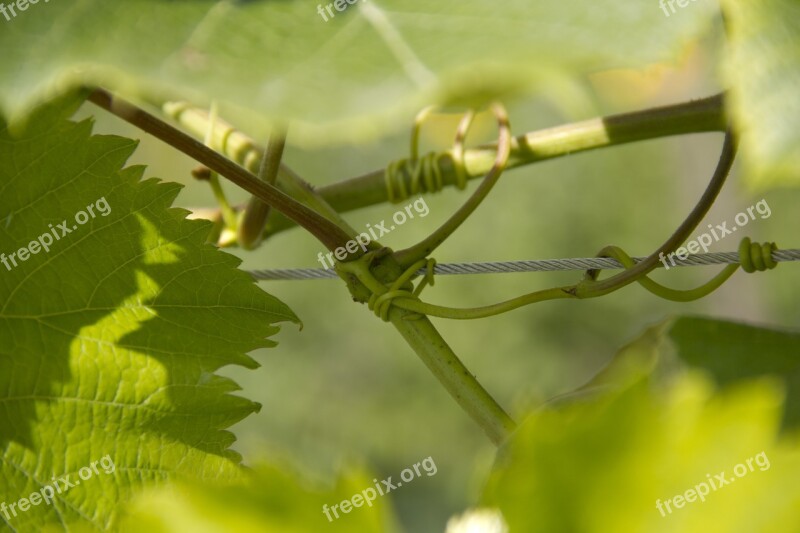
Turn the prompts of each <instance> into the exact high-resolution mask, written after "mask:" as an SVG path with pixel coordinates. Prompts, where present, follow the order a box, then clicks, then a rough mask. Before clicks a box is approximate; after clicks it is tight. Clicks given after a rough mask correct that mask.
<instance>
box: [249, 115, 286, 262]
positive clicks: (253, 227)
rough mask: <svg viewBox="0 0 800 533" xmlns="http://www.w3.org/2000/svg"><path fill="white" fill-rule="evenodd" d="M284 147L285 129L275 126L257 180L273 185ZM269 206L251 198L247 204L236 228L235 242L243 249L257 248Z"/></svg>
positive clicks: (255, 198)
mask: <svg viewBox="0 0 800 533" xmlns="http://www.w3.org/2000/svg"><path fill="white" fill-rule="evenodd" d="M285 146H286V129H285V128H284V127H282V126H276V127H275V128H274V131H273V132H272V134H271V135H270V138H269V142H268V143H267V150H266V151H265V152H264V156H263V157H262V158H261V165H260V166H259V168H258V174H257V176H258V179H260V180H261V181H263V182H264V183H269V184H270V185H275V182H276V181H277V179H278V171H279V169H280V166H281V158H282V157H283V149H284V147H285ZM269 212H270V208H269V205H267V204H265V203H264V202H262V201H261V200H259V199H258V198H257V197H255V196H253V197H251V198H250V201H249V202H247V207H246V208H245V210H244V213H243V215H242V222H241V223H240V224H239V227H238V228H237V242H238V243H239V245H241V246H242V247H243V248H245V249H248V250H249V249H251V248H255V247H256V246H258V244H259V243H260V242H261V238H262V236H263V233H264V226H265V225H266V223H267V217H268V216H269Z"/></svg>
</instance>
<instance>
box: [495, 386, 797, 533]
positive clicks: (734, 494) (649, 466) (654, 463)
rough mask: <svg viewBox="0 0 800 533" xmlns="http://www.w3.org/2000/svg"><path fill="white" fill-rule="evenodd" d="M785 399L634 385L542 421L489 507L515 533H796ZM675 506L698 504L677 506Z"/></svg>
mask: <svg viewBox="0 0 800 533" xmlns="http://www.w3.org/2000/svg"><path fill="white" fill-rule="evenodd" d="M778 389H779V388H777V387H775V386H774V383H772V382H757V383H750V384H747V385H743V386H741V387H738V388H737V389H735V390H729V391H727V392H726V393H724V394H714V393H713V386H712V385H711V384H710V383H709V382H708V381H706V380H704V379H701V378H700V377H699V376H684V377H683V378H682V379H680V380H677V381H676V382H675V383H673V384H672V386H671V387H669V389H668V390H667V394H666V396H661V397H658V398H657V397H656V396H655V395H653V393H652V387H651V386H649V385H648V384H647V383H646V382H639V384H637V385H634V386H632V387H630V388H628V389H626V390H625V391H623V392H622V393H621V394H614V395H611V396H606V397H605V398H604V399H602V401H599V402H597V403H592V404H588V405H587V404H573V405H568V406H566V407H561V408H558V409H550V410H546V411H543V412H540V413H537V414H535V415H533V416H532V417H531V418H530V419H529V420H528V421H526V422H525V424H523V425H522V426H521V427H520V429H519V430H518V431H517V433H516V434H515V435H514V437H513V440H512V441H511V442H510V444H509V445H508V446H507V448H506V449H505V450H504V454H503V455H502V456H501V458H500V460H499V463H498V465H497V467H496V470H495V472H494V473H493V475H492V479H491V481H490V483H489V485H488V488H487V490H486V492H485V494H484V498H483V502H482V505H484V506H488V507H497V508H499V509H500V510H501V511H502V513H503V515H504V517H505V519H506V520H507V522H508V524H509V530H510V531H525V532H531V533H535V532H539V531H542V532H548V533H559V532H574V531H581V532H584V533H591V532H595V531H597V532H601V531H602V532H605V531H621V532H627V531H631V532H633V531H652V532H660V531H664V532H667V531H680V532H688V533H693V532H697V533H700V532H707V531H725V532H727V533H737V532H741V533H750V532H755V531H758V532H759V533H768V532H774V533H780V532H789V531H798V524H800V487H799V486H798V485H797V482H796V477H797V472H798V471H800V446H799V445H798V442H797V439H796V438H795V439H793V440H791V441H789V440H787V441H784V442H776V440H775V433H776V431H777V429H778V425H779V423H778V421H779V419H780V411H781V393H780V392H779V390H778ZM748 461H749V462H748ZM740 465H741V466H740ZM751 467H752V468H751ZM742 469H744V470H742ZM720 473H722V475H723V477H724V478H725V480H726V481H728V483H727V484H725V485H723V484H722V482H721V481H720V480H719V479H718V478H716V476H717V475H718V474H720ZM739 474H741V475H739ZM715 479H716V480H717V482H716V483H718V484H719V486H716V485H714V486H711V485H710V484H709V481H713V480H715ZM703 483H705V487H701V484H703ZM690 490H692V491H694V493H693V494H690V493H688V492H687V491H690ZM706 491H707V494H706V495H704V496H703V500H702V501H701V500H700V499H698V494H697V493H698V492H706ZM676 496H681V498H685V497H689V498H692V501H686V500H683V501H682V502H681V501H678V506H676V505H675V497H676ZM666 500H670V502H671V503H670V505H669V506H666V505H665V502H666ZM657 502H660V503H661V509H662V510H661V511H660V510H659V509H658V507H657V505H658V503H657Z"/></svg>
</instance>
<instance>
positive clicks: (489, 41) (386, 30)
mask: <svg viewBox="0 0 800 533" xmlns="http://www.w3.org/2000/svg"><path fill="white" fill-rule="evenodd" d="M337 3H340V4H341V5H344V6H346V7H347V9H346V10H345V11H342V12H339V11H334V13H335V16H333V17H329V16H328V15H327V14H325V18H328V20H327V22H326V21H325V20H324V19H323V16H321V15H320V14H319V13H318V6H320V9H322V10H323V12H325V6H326V4H325V3H323V4H319V3H318V2H305V1H300V0H287V1H281V2H278V1H272V2H270V1H256V2H234V1H211V0H194V1H192V2H168V1H158V0H127V1H125V2H107V1H102V0H84V1H82V2H51V3H43V2H40V3H38V4H37V5H30V6H29V9H28V10H26V11H25V12H21V13H18V16H17V17H15V18H13V19H12V20H10V21H9V22H7V23H4V26H3V32H2V33H0V49H3V50H6V51H10V50H13V53H9V54H6V56H5V57H4V60H3V62H2V63H0V113H6V114H7V115H10V116H13V117H15V118H16V117H20V116H22V115H24V113H25V112H26V110H27V109H29V108H30V106H31V105H32V104H34V103H36V102H41V101H43V100H45V101H46V100H47V99H48V98H50V97H52V96H53V95H54V94H60V93H61V92H62V91H64V90H65V88H68V87H73V86H75V85H79V84H99V85H103V86H106V87H107V88H110V89H112V90H114V91H118V92H119V93H120V94H121V95H122V96H127V97H129V98H131V97H134V96H140V97H144V98H152V99H154V100H157V101H159V100H161V99H162V98H163V97H165V96H170V97H172V98H176V97H177V98H181V99H184V98H186V99H191V100H194V102H195V103H197V104H200V105H206V104H208V103H209V102H210V100H212V99H215V100H217V101H218V102H219V103H220V110H221V112H222V113H223V115H224V116H227V117H229V118H230V119H232V120H233V121H234V123H236V124H237V125H239V126H240V127H241V128H243V129H245V130H249V133H251V134H253V135H257V136H258V137H259V138H266V134H267V124H268V122H269V121H271V120H275V119H283V120H291V121H292V135H291V139H290V140H291V141H292V142H297V143H305V144H315V143H336V142H342V141H354V140H364V139H368V140H371V139H373V138H374V137H375V136H376V135H378V134H380V133H382V132H384V131H386V130H387V129H388V128H389V127H390V125H391V124H393V123H394V124H395V127H396V123H397V120H396V119H397V118H398V117H402V118H403V119H404V120H403V123H404V124H407V122H408V120H407V119H408V118H409V116H410V115H411V113H413V112H415V111H417V110H419V109H420V108H421V107H422V106H423V105H428V104H430V103H440V104H445V103H448V102H452V103H457V104H460V105H473V106H481V105H483V104H484V103H485V102H486V101H487V100H488V99H491V98H497V97H507V96H511V95H514V94H518V93H520V92H523V91H524V92H529V91H531V90H537V91H541V92H544V93H547V94H550V95H552V96H557V95H561V94H565V92H566V91H564V90H562V89H563V87H564V86H565V84H570V83H574V81H569V80H572V79H573V76H574V75H575V74H577V73H584V72H587V71H592V70H597V69H603V68H610V67H625V66H627V67H635V66H641V65H643V64H649V63H652V62H656V61H661V60H666V59H670V58H672V57H674V55H675V54H676V53H678V52H679V51H680V50H681V49H682V48H683V47H684V46H686V45H687V44H688V43H689V42H691V40H692V39H693V38H694V37H696V36H697V35H698V34H699V33H701V32H702V31H703V30H704V29H705V27H706V26H707V24H708V21H709V20H710V19H711V18H712V17H713V16H714V15H715V13H716V11H717V6H716V5H715V2H698V3H693V4H692V6H691V9H685V10H683V11H682V12H681V13H679V14H676V15H672V16H669V17H666V16H665V14H664V13H663V12H662V10H661V9H659V8H658V6H657V5H656V4H655V3H654V2H652V1H650V0H646V1H645V0H640V1H637V2H619V1H615V0H595V1H593V2H588V3H586V2H583V3H576V2H531V1H530V0H506V1H505V2H503V3H502V4H496V3H492V2H486V1H485V0H439V1H437V2H430V1H429V0H369V1H366V0H360V1H358V2H356V3H355V4H356V5H348V4H350V3H351V2H347V3H345V2H344V0H341V1H340V2H337Z"/></svg>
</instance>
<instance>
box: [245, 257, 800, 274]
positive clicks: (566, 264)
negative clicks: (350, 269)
mask: <svg viewBox="0 0 800 533" xmlns="http://www.w3.org/2000/svg"><path fill="white" fill-rule="evenodd" d="M772 258H773V259H774V260H775V261H776V262H779V263H780V262H786V261H800V250H775V251H774V252H772ZM644 259H645V258H644V257H634V258H633V260H634V261H636V262H637V263H638V262H639V261H642V260H644ZM673 260H674V262H675V266H682V267H685V266H705V265H721V264H735V263H738V262H739V253H738V252H716V253H714V252H711V253H705V254H694V255H690V256H689V257H687V258H686V259H678V258H677V257H675V256H672V257H671V258H670V259H666V261H667V264H668V265H669V266H670V268H672V261H673ZM658 266H659V267H663V266H664V265H663V263H658ZM621 268H623V266H622V265H621V264H620V263H619V261H617V260H616V259H608V258H604V257H587V258H572V259H540V260H534V261H497V262H488V263H445V264H437V265H436V267H435V268H434V270H433V272H434V274H441V275H456V274H506V273H510V272H552V271H558V270H589V269H604V270H605V269H621ZM248 272H249V273H250V275H251V276H253V278H254V279H256V280H258V281H265V280H303V279H333V278H336V277H338V276H337V275H336V272H335V271H334V270H333V269H328V270H326V269H323V268H287V269H271V270H250V271H248ZM417 275H418V276H423V275H425V269H424V268H421V269H419V270H418V271H417Z"/></svg>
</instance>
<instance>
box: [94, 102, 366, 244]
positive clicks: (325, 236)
mask: <svg viewBox="0 0 800 533" xmlns="http://www.w3.org/2000/svg"><path fill="white" fill-rule="evenodd" d="M89 101H90V102H92V103H93V104H95V105H97V106H98V107H101V108H103V109H105V110H106V111H108V112H110V113H112V114H113V115H116V116H118V117H119V118H121V119H123V120H125V121H126V122H129V123H130V124H133V125H134V126H136V127H137V128H139V129H141V130H143V131H145V132H147V133H149V134H150V135H152V136H154V137H156V138H157V139H160V140H162V141H164V142H165V143H167V144H169V145H170V146H172V147H173V148H175V149H177V150H180V151H181V152H183V153H184V154H186V155H188V156H190V157H192V158H193V159H195V160H196V161H198V162H200V163H202V164H204V165H205V166H206V167H208V168H209V169H211V170H213V171H215V172H218V173H219V174H220V175H221V176H224V177H225V178H227V179H229V180H230V181H232V182H233V183H235V184H236V185H238V186H239V187H241V188H243V189H244V190H246V191H247V192H249V193H250V194H252V195H254V196H256V197H258V198H259V199H261V200H262V201H263V202H264V203H266V204H268V205H270V206H272V207H274V208H275V209H277V210H278V211H280V212H281V213H283V214H284V215H285V216H287V217H288V218H290V219H292V220H293V221H294V222H295V223H297V224H299V225H301V226H303V227H304V228H305V229H306V230H307V231H308V232H309V233H311V234H312V235H314V236H315V237H316V238H317V239H318V240H319V241H320V242H321V243H322V244H324V245H325V246H326V247H327V248H328V250H331V251H333V250H335V249H336V248H339V247H342V246H345V245H346V243H347V241H349V240H350V238H351V237H350V236H349V235H348V234H347V233H346V232H345V231H344V230H342V229H341V228H340V227H339V226H337V225H336V224H334V223H332V222H331V221H330V220H328V219H327V218H325V217H323V216H322V215H320V214H319V213H317V212H316V211H314V210H312V209H309V208H308V207H306V206H305V205H303V204H301V203H299V202H298V201H297V200H295V199H294V198H292V197H291V196H288V195H287V194H285V193H283V192H281V191H280V190H278V189H276V188H275V187H274V186H272V185H270V184H268V183H264V182H263V181H260V180H259V179H258V178H257V177H256V176H254V175H253V174H251V173H250V172H248V171H247V170H245V169H243V168H242V167H240V166H239V165H238V164H236V163H235V162H233V161H231V160H230V159H227V158H226V157H224V156H222V155H220V154H219V153H218V152H216V151H215V150H212V149H211V148H209V147H208V146H206V145H204V144H203V143H201V142H199V141H197V140H195V139H193V138H191V137H189V136H188V135H186V134H185V133H183V132H182V131H180V130H178V129H176V128H174V127H172V126H170V125H169V124H167V123H166V122H164V121H162V120H160V119H159V118H157V117H155V116H153V115H151V114H150V113H148V112H146V111H145V110H143V109H141V108H139V107H137V106H135V105H133V104H131V103H130V102H126V101H125V100H122V99H120V98H117V97H115V96H113V95H112V94H111V93H109V92H108V91H106V90H104V89H94V90H93V91H92V92H91V93H90V94H89ZM357 255H359V254H354V256H353V257H352V258H353V259H355V258H356V256H357Z"/></svg>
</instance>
